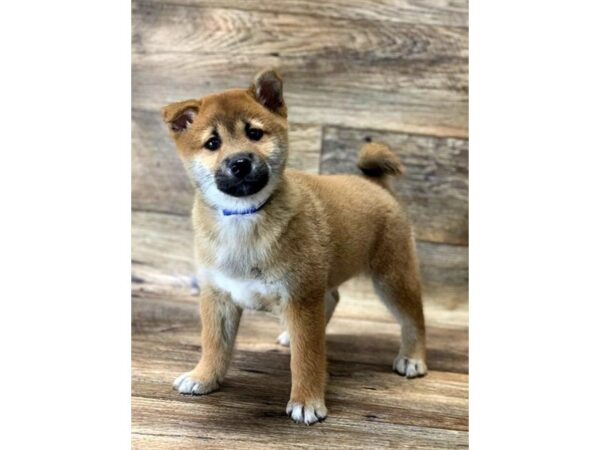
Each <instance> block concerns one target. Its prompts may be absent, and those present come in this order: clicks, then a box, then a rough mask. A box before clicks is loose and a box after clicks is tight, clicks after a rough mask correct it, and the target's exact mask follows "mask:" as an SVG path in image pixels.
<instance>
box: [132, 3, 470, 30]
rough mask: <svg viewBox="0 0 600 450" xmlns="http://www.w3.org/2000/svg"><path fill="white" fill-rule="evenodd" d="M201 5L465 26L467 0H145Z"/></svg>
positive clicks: (268, 11)
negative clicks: (267, 0)
mask: <svg viewBox="0 0 600 450" xmlns="http://www.w3.org/2000/svg"><path fill="white" fill-rule="evenodd" d="M144 3H160V4H165V3H167V4H168V3H171V4H177V5H189V6H197V7H201V8H227V9H235V10H243V11H254V12H257V11H260V12H267V13H274V14H282V13H283V14H299V15H302V16H307V15H310V16H312V17H323V18H328V19H342V20H353V21H359V22H360V23H362V22H364V21H370V22H373V21H386V22H400V23H418V24H429V25H448V26H458V27H467V26H468V24H469V18H468V2H467V0H445V1H444V0H442V1H440V0H419V1H414V0H328V1H326V2H324V1H322V0H291V1H290V0H287V1H278V2H265V1H263V0H243V1H240V0H170V1H165V0H145V1H144Z"/></svg>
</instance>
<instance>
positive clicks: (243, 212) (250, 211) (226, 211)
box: [221, 197, 271, 216]
mask: <svg viewBox="0 0 600 450" xmlns="http://www.w3.org/2000/svg"><path fill="white" fill-rule="evenodd" d="M269 200H271V197H269V198H268V199H266V200H265V202H264V203H263V204H262V205H259V206H257V207H256V208H254V207H252V208H248V209H242V210H241V211H232V210H230V209H223V210H221V211H222V212H223V215H224V216H245V215H248V214H254V213H257V212H259V211H260V210H261V209H263V208H264V207H265V206H266V205H267V203H269Z"/></svg>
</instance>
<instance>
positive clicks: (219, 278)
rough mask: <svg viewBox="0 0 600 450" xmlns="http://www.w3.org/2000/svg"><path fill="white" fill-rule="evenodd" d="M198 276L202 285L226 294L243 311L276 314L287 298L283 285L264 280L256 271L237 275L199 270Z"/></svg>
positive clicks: (212, 270)
mask: <svg viewBox="0 0 600 450" xmlns="http://www.w3.org/2000/svg"><path fill="white" fill-rule="evenodd" d="M253 274H254V275H255V277H252V275H253ZM198 275H199V278H200V281H201V283H202V284H209V285H211V286H213V287H215V288H217V289H220V290H222V291H225V292H228V293H229V294H230V295H231V298H232V300H233V301H234V302H235V303H236V304H237V305H238V306H239V307H241V308H244V309H255V310H259V311H271V312H277V311H278V310H279V308H280V307H281V304H282V302H283V301H285V299H286V298H287V289H286V288H285V283H284V282H283V281H281V280H272V279H269V278H265V277H264V276H263V274H262V273H261V272H260V271H259V270H258V269H254V270H252V269H250V273H243V274H239V273H231V272H230V271H227V270H223V269H222V268H200V269H199V271H198Z"/></svg>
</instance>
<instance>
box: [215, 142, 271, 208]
mask: <svg viewBox="0 0 600 450" xmlns="http://www.w3.org/2000/svg"><path fill="white" fill-rule="evenodd" d="M215 181H216V184H217V188H218V189H219V190H220V191H221V192H224V193H225V194H228V195H231V196H233V197H245V196H247V195H252V194H256V193H257V192H258V191H260V190H261V189H262V188H264V187H265V186H266V185H267V183H268V181H269V167H268V166H267V163H266V162H265V161H263V160H262V158H260V157H259V156H257V155H256V154H254V153H249V152H247V153H236V154H235V155H231V156H229V157H227V158H225V159H224V160H223V162H222V163H221V166H220V167H219V169H218V170H217V172H216V174H215Z"/></svg>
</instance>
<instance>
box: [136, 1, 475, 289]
mask: <svg viewBox="0 0 600 450" xmlns="http://www.w3.org/2000/svg"><path fill="white" fill-rule="evenodd" d="M132 22H133V23H132V27H133V42H132V61H133V111H132V118H133V153H132V158H133V161H132V163H133V174H132V186H133V188H132V195H133V199H132V203H133V208H134V209H135V210H139V211H154V212H163V213H169V214H177V215H185V214H188V213H189V209H190V204H191V196H192V191H191V188H190V185H189V183H188V180H187V178H186V176H185V174H184V172H183V170H182V168H181V167H180V163H179V160H178V159H177V156H176V154H175V150H174V147H173V145H172V143H171V142H170V140H169V138H168V136H167V133H166V129H165V127H164V125H163V124H162V122H161V120H160V116H159V109H160V108H161V107H162V106H164V105H166V104H168V103H170V102H173V101H178V100H182V99H187V98H193V97H201V96H204V95H206V94H209V93H211V92H215V91H219V90H223V89H228V88H233V87H245V86H247V85H248V84H249V80H251V79H252V77H253V75H254V74H255V73H256V72H257V71H258V70H260V69H262V68H265V67H275V68H277V69H278V70H279V71H280V72H281V73H282V74H283V76H284V80H285V97H286V100H287V103H288V105H289V115H290V123H291V136H290V142H291V162H290V164H291V166H293V167H296V168H300V169H304V170H307V171H311V172H319V171H320V172H323V173H338V172H356V169H355V162H356V154H357V151H358V148H359V147H360V145H362V143H363V142H364V141H365V140H366V139H369V138H371V139H374V140H383V141H385V142H387V143H388V144H390V145H391V146H392V147H393V148H394V150H395V151H396V152H397V154H398V156H399V157H400V158H401V159H402V160H403V162H404V164H405V165H406V167H407V173H406V175H405V176H404V177H402V178H401V179H399V180H397V182H395V185H394V188H395V190H396V191H397V192H398V194H399V195H400V196H401V197H402V198H403V199H404V202H405V203H406V204H407V205H408V208H409V210H410V213H411V216H412V219H413V222H414V224H415V229H416V235H417V238H418V240H419V251H420V256H421V260H422V266H423V275H424V279H425V281H426V282H427V283H429V284H440V283H441V284H452V285H466V283H467V267H468V258H467V253H468V248H467V245H468V17H467V2H466V0H442V1H440V0H420V1H414V0H382V1H375V0H367V1H363V0H327V1H320V0H293V1H277V2H266V1H262V0H210V1H208V0H207V1H205V0H173V1H164V0H144V1H138V0H134V1H133V11H132Z"/></svg>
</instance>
